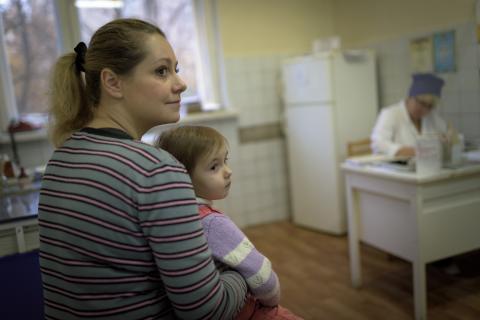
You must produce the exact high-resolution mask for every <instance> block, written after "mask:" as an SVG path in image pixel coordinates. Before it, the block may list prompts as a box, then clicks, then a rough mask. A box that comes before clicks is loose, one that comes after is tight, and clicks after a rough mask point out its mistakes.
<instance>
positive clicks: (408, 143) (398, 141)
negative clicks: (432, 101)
mask: <svg viewBox="0 0 480 320" xmlns="http://www.w3.org/2000/svg"><path fill="white" fill-rule="evenodd" d="M446 131H447V125H446V123H445V121H443V119H442V118H440V116H439V115H438V114H437V112H436V110H435V109H433V110H432V112H430V113H429V114H428V115H427V116H426V117H424V118H423V119H422V132H421V133H419V132H418V131H417V129H416V128H415V125H414V124H413V122H412V120H411V119H410V116H409V114H408V111H407V106H406V104H405V101H400V102H399V103H396V104H394V105H391V106H388V107H385V108H383V109H382V111H381V112H380V115H379V116H378V118H377V122H376V124H375V127H374V128H373V131H372V135H371V137H370V139H371V140H372V145H371V147H372V150H373V152H374V153H383V154H387V155H389V156H392V157H393V156H394V155H395V154H396V153H397V151H398V150H399V149H400V148H401V147H415V144H416V141H417V138H418V137H420V136H421V135H425V134H429V133H446Z"/></svg>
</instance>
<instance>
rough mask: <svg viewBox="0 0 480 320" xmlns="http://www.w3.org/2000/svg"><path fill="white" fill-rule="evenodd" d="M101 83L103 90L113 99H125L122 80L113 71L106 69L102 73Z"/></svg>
mask: <svg viewBox="0 0 480 320" xmlns="http://www.w3.org/2000/svg"><path fill="white" fill-rule="evenodd" d="M100 81H101V85H102V87H103V89H104V90H105V91H106V93H108V94H109V95H110V96H112V97H113V98H117V99H120V98H122V97H123V93H122V86H121V79H120V77H119V76H118V75H117V74H116V73H115V72H113V71H112V70H111V69H108V68H105V69H103V70H102V71H101V72H100Z"/></svg>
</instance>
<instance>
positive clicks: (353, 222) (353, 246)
mask: <svg viewBox="0 0 480 320" xmlns="http://www.w3.org/2000/svg"><path fill="white" fill-rule="evenodd" d="M359 205H360V204H359V201H358V194H357V192H356V191H355V190H354V189H353V188H352V187H350V184H349V183H348V177H347V210H348V249H349V256H350V275H351V281H352V286H353V287H354V288H359V287H360V286H361V285H362V274H361V272H362V270H361V264H360V245H359V235H358V229H359V222H358V219H359V211H360V210H359Z"/></svg>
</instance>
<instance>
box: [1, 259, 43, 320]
mask: <svg viewBox="0 0 480 320" xmlns="http://www.w3.org/2000/svg"><path fill="white" fill-rule="evenodd" d="M0 319H2V320H10V319H12V320H13V319H28V320H37V319H38V320H40V319H44V316H43V293H42V278H41V275H40V264H39V260H38V251H31V252H26V253H21V254H14V255H10V256H6V257H2V258H0Z"/></svg>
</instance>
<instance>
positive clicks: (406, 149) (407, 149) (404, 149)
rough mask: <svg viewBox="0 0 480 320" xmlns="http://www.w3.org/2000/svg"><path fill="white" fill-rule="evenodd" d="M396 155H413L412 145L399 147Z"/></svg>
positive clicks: (406, 156)
mask: <svg viewBox="0 0 480 320" xmlns="http://www.w3.org/2000/svg"><path fill="white" fill-rule="evenodd" d="M395 156H397V157H405V158H411V157H414V156H415V148H413V147H401V148H400V149H399V150H398V151H397V153H396V154H395Z"/></svg>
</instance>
